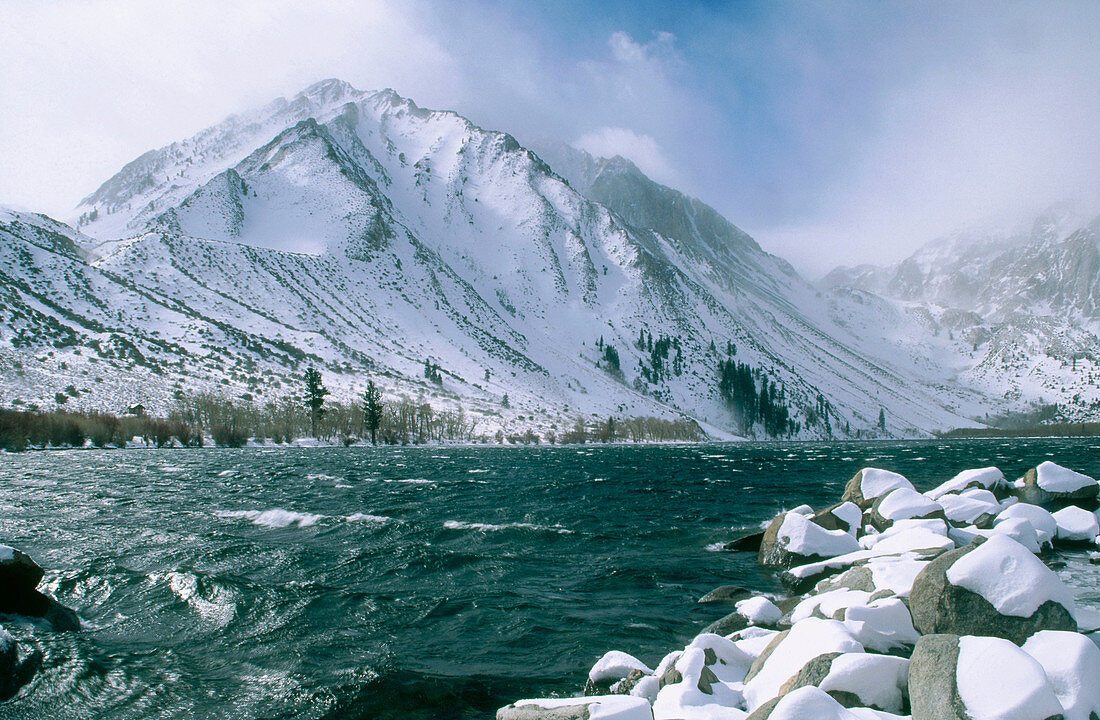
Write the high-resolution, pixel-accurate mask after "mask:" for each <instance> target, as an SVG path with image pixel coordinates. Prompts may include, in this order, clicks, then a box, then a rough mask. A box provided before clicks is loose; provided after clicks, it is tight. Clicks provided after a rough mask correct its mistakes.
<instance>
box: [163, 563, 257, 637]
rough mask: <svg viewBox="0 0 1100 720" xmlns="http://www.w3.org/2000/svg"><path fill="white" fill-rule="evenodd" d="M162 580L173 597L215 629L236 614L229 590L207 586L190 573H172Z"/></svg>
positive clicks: (232, 596) (232, 594)
mask: <svg viewBox="0 0 1100 720" xmlns="http://www.w3.org/2000/svg"><path fill="white" fill-rule="evenodd" d="M154 579H155V578H154ZM164 579H165V580H167V581H168V587H169V588H170V589H171V590H172V594H173V595H175V596H176V597H178V598H179V599H180V600H182V601H183V602H185V603H187V604H188V605H190V606H191V607H192V608H193V609H194V610H195V612H197V613H198V614H199V616H200V617H201V618H202V619H203V620H206V621H208V622H210V623H212V624H214V625H215V626H216V627H225V626H226V625H228V624H229V623H230V621H231V620H233V616H234V615H235V614H236V613H237V603H236V602H235V599H234V593H233V592H232V591H231V590H228V589H226V588H223V587H222V586H220V585H217V584H213V585H212V586H207V584H205V583H201V582H200V580H199V578H198V576H196V575H195V574H194V573H190V572H178V571H173V572H170V573H168V574H166V575H165V576H164Z"/></svg>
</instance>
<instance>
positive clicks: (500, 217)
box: [0, 80, 999, 438]
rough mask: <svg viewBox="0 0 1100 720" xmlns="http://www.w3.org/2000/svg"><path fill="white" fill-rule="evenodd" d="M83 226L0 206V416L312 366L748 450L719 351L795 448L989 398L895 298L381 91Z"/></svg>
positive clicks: (347, 391) (189, 158)
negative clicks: (14, 407)
mask: <svg viewBox="0 0 1100 720" xmlns="http://www.w3.org/2000/svg"><path fill="white" fill-rule="evenodd" d="M76 216H77V217H76V218H74V223H73V227H70V226H66V225H62V224H60V223H57V222H56V221H53V220H51V219H49V218H45V217H43V216H36V215H30V214H25V213H16V212H13V211H4V212H3V214H2V215H0V235H2V236H3V243H2V245H0V280H2V281H3V282H2V284H0V285H2V287H3V290H2V291H0V292H3V302H2V303H0V364H2V365H3V367H4V373H3V381H2V382H0V403H2V404H3V405H5V406H7V405H10V404H11V403H12V402H16V401H20V402H23V403H34V404H37V405H38V406H40V407H51V406H53V405H54V404H55V403H56V402H57V400H58V393H62V394H66V395H67V396H68V397H69V399H67V400H64V402H65V403H66V404H67V406H68V407H81V406H84V407H103V408H104V409H111V410H116V411H117V410H119V409H121V408H122V407H123V406H125V405H128V404H133V403H135V402H141V403H142V404H144V405H146V406H147V407H151V408H154V409H163V408H166V407H168V406H169V405H170V404H171V402H172V396H173V395H174V394H177V393H180V392H195V391H198V390H216V391H219V392H222V393H223V394H226V395H228V396H231V397H244V398H246V399H248V400H251V401H254V402H260V403H262V402H266V401H268V400H270V399H272V398H274V397H279V396H285V395H287V394H289V393H291V392H293V393H298V392H299V389H300V388H299V385H300V375H301V374H302V372H303V371H304V369H305V367H306V366H307V365H311V364H312V365H317V366H318V367H319V368H321V369H322V371H323V372H324V374H325V376H326V383H327V384H328V385H329V386H330V387H333V388H334V390H335V392H336V394H337V395H338V396H343V397H349V398H350V397H351V396H352V395H353V394H354V393H357V392H359V391H361V389H362V387H363V386H365V384H366V380H367V378H368V377H372V378H375V379H376V380H378V381H379V382H380V383H381V385H382V386H383V388H384V389H385V391H386V392H387V394H388V395H389V396H391V397H395V396H405V397H408V398H411V399H423V400H425V401H428V402H431V403H432V404H433V405H439V406H451V407H453V406H457V405H461V406H462V407H463V408H464V409H465V410H466V411H468V412H469V413H470V416H471V417H473V418H476V419H477V421H478V423H479V426H478V427H477V432H479V433H482V432H489V433H491V432H494V431H495V430H496V429H504V430H506V431H514V430H516V429H519V428H527V427H531V428H534V429H536V430H545V429H548V428H550V427H551V426H556V427H558V428H561V427H563V426H568V425H571V424H572V422H573V421H574V419H575V418H576V417H577V416H578V415H582V416H584V417H586V418H590V419H591V418H592V417H593V416H596V417H599V418H606V417H608V416H617V417H630V416H640V415H655V416H658V417H665V418H677V417H690V418H694V419H696V420H698V421H699V422H700V423H701V424H702V425H703V426H704V428H706V429H707V431H708V432H709V433H710V434H711V435H712V436H715V437H728V436H732V435H747V436H763V435H764V434H765V432H766V428H765V425H764V422H763V420H762V419H761V420H759V421H758V418H757V416H756V414H755V412H754V411H753V410H752V409H751V408H750V409H749V410H748V411H747V412H753V413H754V414H753V415H752V416H751V417H746V416H745V413H746V409H745V408H746V406H745V405H744V403H743V402H742V403H740V404H738V403H737V402H734V403H731V402H729V401H728V400H727V398H726V397H723V394H725V395H726V396H729V389H728V387H727V388H726V389H725V390H723V387H722V386H720V383H719V366H720V364H728V366H729V367H734V366H737V365H740V366H741V367H742V368H743V369H745V372H746V373H747V375H746V376H745V377H749V378H751V380H750V381H749V382H750V383H751V387H750V391H749V394H750V395H752V394H754V393H755V392H758V391H759V390H760V389H761V388H762V387H763V398H764V399H765V400H766V401H767V404H768V405H769V406H771V405H775V406H780V405H782V406H783V407H784V408H785V409H786V410H787V413H788V415H789V420H790V422H789V423H788V425H787V428H786V429H784V431H783V434H784V435H787V434H789V435H791V436H793V437H807V438H808V437H828V436H846V435H850V436H856V435H857V434H859V435H860V436H866V435H868V434H882V433H883V432H886V433H888V434H893V435H914V434H921V433H925V432H927V431H930V430H935V429H941V428H947V427H957V426H960V425H968V424H973V421H972V420H971V419H970V418H974V417H981V416H983V415H984V414H986V413H989V412H991V411H993V410H995V409H996V406H997V402H998V398H999V396H994V397H993V399H991V398H990V393H989V391H987V390H985V389H981V390H974V389H972V388H973V386H971V385H969V384H967V383H960V382H958V373H957V368H956V367H955V366H953V365H952V364H951V363H950V362H947V363H946V364H945V363H944V362H943V357H941V356H940V355H937V356H935V358H933V359H932V360H930V359H929V356H928V354H927V353H925V352H923V351H922V348H921V346H920V342H924V339H921V338H924V335H921V336H920V338H918V339H917V340H919V342H918V341H917V340H915V339H914V338H911V337H908V336H906V337H897V333H896V332H893V331H892V330H890V329H889V328H885V326H884V323H883V307H886V308H888V309H889V312H891V313H900V314H903V315H905V316H906V317H907V318H908V317H909V316H910V315H911V313H909V309H908V308H907V307H906V308H903V307H902V305H901V304H899V302H900V301H895V300H885V299H883V298H882V297H881V296H880V295H878V294H872V293H871V292H868V291H866V290H862V289H844V290H841V291H838V292H833V293H824V292H822V290H820V289H818V288H815V287H813V286H812V285H811V284H810V283H808V282H807V281H805V280H804V279H802V278H801V277H800V276H799V275H798V274H797V273H796V272H795V271H794V270H793V269H792V268H791V267H790V266H789V265H788V264H787V263H786V262H784V261H783V260H781V259H779V258H777V257H775V256H772V255H770V254H768V253H766V252H765V251H763V250H762V249H761V248H760V247H759V246H758V245H757V244H756V242H755V241H753V239H752V238H751V237H749V236H748V235H747V234H745V233H744V232H742V231H741V230H739V229H738V228H736V227H735V226H733V225H732V224H731V223H729V222H728V221H727V220H726V219H725V218H723V217H721V215H719V214H718V213H717V212H716V211H714V210H713V209H712V208H710V207H708V206H706V205H705V204H703V203H701V202H699V201H698V200H695V199H693V198H689V197H687V196H685V195H683V194H681V193H679V192H677V191H675V190H673V189H671V188H667V187H664V186H661V185H659V184H657V183H654V182H652V181H651V180H649V179H648V178H647V177H645V175H643V174H642V173H641V172H640V171H639V170H638V169H637V168H636V167H635V166H633V165H632V164H631V163H629V162H628V161H626V160H623V159H622V158H611V159H601V158H593V157H591V156H587V155H586V154H584V153H581V152H580V151H576V150H573V149H569V148H564V147H560V146H558V147H547V148H540V149H539V151H538V154H536V153H535V152H532V151H531V150H528V149H527V148H524V147H522V146H521V145H520V144H519V143H518V142H517V141H516V140H515V139H514V138H513V137H511V136H510V135H507V134H505V133H501V132H494V131H488V130H485V129H482V128H479V127H477V126H476V125H474V124H472V123H470V122H469V121H468V120H466V119H464V118H462V117H461V116H459V115H457V114H455V113H452V112H443V111H433V110H426V109H423V108H420V107H418V106H417V105H416V104H415V103H413V102H412V101H411V100H408V99H406V98H402V97H400V96H399V95H397V94H396V93H394V92H393V91H390V90H385V91H381V92H373V93H368V92H361V91H358V90H356V89H354V88H352V87H350V86H349V85H347V84H346V83H342V82H340V81H335V80H330V81H324V82H321V83H318V84H316V85H314V86H311V87H310V88H307V89H306V90H304V91H303V92H302V93H299V94H298V95H296V96H295V97H293V98H291V99H289V100H286V99H280V100H277V101H275V102H273V103H271V104H269V105H268V106H266V107H264V108H261V109H259V110H256V111H253V112H251V113H248V114H245V115H241V116H234V117H231V118H229V119H227V120H226V121H224V122H223V123H220V124H219V125H216V126H214V127H212V128H209V129H207V130H204V131H202V132H200V133H199V134H197V135H195V136H194V137H192V138H189V139H187V140H183V141H181V142H178V143H174V144H172V145H170V146H167V147H165V148H161V149H159V150H153V151H150V152H148V153H146V154H144V155H142V156H141V157H139V158H137V159H136V160H134V161H133V162H131V163H130V164H128V165H127V166H126V167H124V168H123V169H122V170H121V171H120V172H119V173H118V174H117V175H115V176H114V177H112V178H110V179H109V180H108V181H107V182H105V183H104V184H103V185H102V186H101V187H100V188H99V189H97V190H96V191H95V192H94V193H92V194H91V195H89V196H88V197H87V198H86V199H85V200H84V201H83V202H82V203H81V205H80V207H79V208H78V209H77V211H76ZM74 227H75V229H74ZM836 284H838V285H846V286H851V285H854V282H853V283H836ZM879 304H881V305H882V306H883V307H879ZM936 322H940V320H936ZM911 325H912V323H911V322H910V323H909V324H908V325H906V327H907V328H910V327H911ZM884 328H885V329H886V330H888V331H884ZM609 348H613V352H612V351H611V350H609ZM941 355H942V354H941ZM951 357H953V356H951ZM949 359H950V358H949ZM426 365H427V366H429V367H436V366H438V373H437V377H436V378H435V379H429V378H427V377H425V375H426V374H432V373H425V366H426ZM70 389H71V390H74V391H75V394H74V392H67V391H68V390H70ZM505 396H507V398H508V402H507V403H505ZM70 403H71V404H70ZM753 403H754V406H756V407H759V406H761V403H764V400H761V401H760V402H759V403H758V402H756V401H755V399H754V401H753ZM506 405H507V406H506ZM880 414H881V415H883V416H884V420H885V426H886V428H885V431H882V430H880V429H879V427H878V425H879V418H880Z"/></svg>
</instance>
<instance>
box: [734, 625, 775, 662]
mask: <svg viewBox="0 0 1100 720" xmlns="http://www.w3.org/2000/svg"><path fill="white" fill-rule="evenodd" d="M778 634H779V631H778V630H767V629H765V628H757V627H749V628H745V629H744V630H741V631H739V632H736V633H734V634H733V635H730V638H729V639H730V640H732V641H733V644H734V645H736V646H737V649H738V650H740V651H741V652H743V653H745V654H746V655H748V656H749V657H751V658H752V659H753V660H756V658H758V657H760V655H761V653H763V652H764V651H765V650H767V649H768V645H771V642H772V640H774V639H775V636H776V635H778Z"/></svg>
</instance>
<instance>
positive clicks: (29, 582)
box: [0, 545, 80, 630]
mask: <svg viewBox="0 0 1100 720" xmlns="http://www.w3.org/2000/svg"><path fill="white" fill-rule="evenodd" d="M43 575H45V572H44V571H43V570H42V568H41V567H39V565H38V563H36V562H35V561H34V560H31V559H30V557H28V556H27V554H26V553H24V552H23V551H21V550H16V549H15V548H12V547H8V546H7V545H0V613H9V614H12V615H26V616H29V617H37V618H43V619H44V620H46V621H47V622H49V623H50V625H52V626H53V628H54V629H55V630H79V629H80V618H79V617H77V615H76V613H75V612H73V611H72V610H70V609H69V608H67V607H65V606H64V605H62V604H61V603H59V602H57V601H56V600H54V599H53V598H52V597H50V596H48V595H43V594H42V593H40V592H38V590H37V587H38V583H39V582H41V581H42V577H43Z"/></svg>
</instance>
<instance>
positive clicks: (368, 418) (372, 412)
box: [363, 380, 386, 445]
mask: <svg viewBox="0 0 1100 720" xmlns="http://www.w3.org/2000/svg"><path fill="white" fill-rule="evenodd" d="M385 407H386V404H385V403H384V402H382V388H380V387H378V386H377V385H375V384H374V381H373V380H368V381H367V390H366V392H364V393H363V421H364V422H365V423H366V426H367V430H369V431H370V442H371V445H377V444H378V437H377V435H378V427H379V426H380V425H381V424H382V411H383V409H384V408H385Z"/></svg>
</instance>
